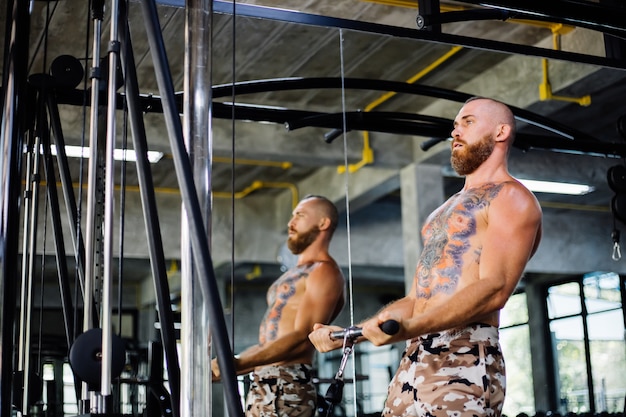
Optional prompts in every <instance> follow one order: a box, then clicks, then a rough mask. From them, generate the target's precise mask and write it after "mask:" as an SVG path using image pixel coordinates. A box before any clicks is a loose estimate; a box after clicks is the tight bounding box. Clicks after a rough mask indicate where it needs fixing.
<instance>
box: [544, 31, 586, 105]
mask: <svg viewBox="0 0 626 417" xmlns="http://www.w3.org/2000/svg"><path fill="white" fill-rule="evenodd" d="M562 28H563V25H561V24H554V25H553V27H552V47H553V48H554V50H560V49H561V33H563V32H562ZM541 69H542V82H541V84H539V100H541V101H547V100H558V101H567V102H570V103H577V104H578V105H579V106H589V105H590V104H591V96H590V95H585V96H582V97H565V96H557V95H554V94H552V86H551V85H550V76H549V71H548V59H547V58H542V59H541Z"/></svg>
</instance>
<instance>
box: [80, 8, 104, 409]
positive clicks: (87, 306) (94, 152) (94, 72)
mask: <svg viewBox="0 0 626 417" xmlns="http://www.w3.org/2000/svg"><path fill="white" fill-rule="evenodd" d="M103 15H104V1H103V0H98V1H94V3H93V4H92V18H93V26H94V38H93V44H92V48H93V49H92V58H91V60H92V61H91V113H90V124H89V171H88V178H87V219H86V224H85V285H84V293H83V331H84V332H86V331H87V330H89V329H91V327H92V317H93V308H94V306H93V300H92V294H93V286H94V279H95V259H94V258H95V248H94V242H95V235H96V200H97V198H96V191H97V178H98V113H99V107H100V104H99V103H100V40H101V35H102V18H103ZM89 400H90V398H89V387H88V386H87V384H86V383H83V384H82V399H81V401H80V402H79V412H80V413H81V414H84V413H87V412H89V411H90V410H89V408H90V406H89Z"/></svg>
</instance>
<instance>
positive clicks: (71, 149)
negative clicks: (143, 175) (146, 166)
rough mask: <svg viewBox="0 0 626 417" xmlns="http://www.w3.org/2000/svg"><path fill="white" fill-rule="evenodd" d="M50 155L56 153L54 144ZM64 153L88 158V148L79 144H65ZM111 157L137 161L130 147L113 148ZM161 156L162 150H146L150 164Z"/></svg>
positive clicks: (119, 159) (72, 156) (117, 159)
mask: <svg viewBox="0 0 626 417" xmlns="http://www.w3.org/2000/svg"><path fill="white" fill-rule="evenodd" d="M50 151H51V153H52V155H56V153H57V149H56V146H52V147H51V148H50ZM65 154H66V155H67V156H68V157H70V158H89V148H83V147H80V146H66V147H65ZM113 158H114V159H115V160H116V161H129V162H135V161H137V155H136V154H135V151H133V150H130V149H115V150H114V151H113ZM161 158H163V152H157V151H148V161H149V162H150V163H152V164H155V163H157V162H159V161H160V160H161Z"/></svg>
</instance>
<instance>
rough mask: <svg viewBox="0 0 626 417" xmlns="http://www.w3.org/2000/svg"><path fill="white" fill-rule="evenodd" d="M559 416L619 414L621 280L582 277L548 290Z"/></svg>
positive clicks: (625, 365) (622, 384)
mask: <svg viewBox="0 0 626 417" xmlns="http://www.w3.org/2000/svg"><path fill="white" fill-rule="evenodd" d="M547 307H548V317H549V329H550V333H551V336H552V344H553V345H552V348H553V350H554V354H555V364H556V365H555V366H556V368H557V369H556V371H557V375H558V387H557V388H558V389H557V392H558V393H559V399H560V404H561V406H562V409H561V410H559V411H561V412H575V413H582V412H601V411H607V412H621V411H622V410H623V409H624V396H625V395H626V380H625V379H624V378H623V375H624V374H625V373H626V351H625V349H624V319H623V317H624V316H623V312H622V301H621V295H620V278H619V276H618V275H616V274H614V273H603V272H596V273H591V274H587V275H585V276H584V277H583V279H582V281H581V282H569V283H565V284H560V285H555V286H552V287H550V288H549V289H548V297H547Z"/></svg>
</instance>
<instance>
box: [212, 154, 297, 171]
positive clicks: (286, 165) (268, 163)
mask: <svg viewBox="0 0 626 417" xmlns="http://www.w3.org/2000/svg"><path fill="white" fill-rule="evenodd" d="M212 162H217V163H224V164H230V163H232V162H233V159H232V158H226V157H220V156H214V157H213V160H212ZM235 165H258V166H266V167H279V168H282V169H289V168H291V167H292V166H293V163H291V162H287V161H263V160H258V159H241V158H235Z"/></svg>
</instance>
